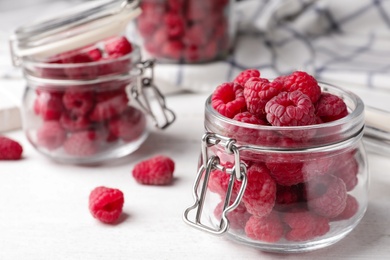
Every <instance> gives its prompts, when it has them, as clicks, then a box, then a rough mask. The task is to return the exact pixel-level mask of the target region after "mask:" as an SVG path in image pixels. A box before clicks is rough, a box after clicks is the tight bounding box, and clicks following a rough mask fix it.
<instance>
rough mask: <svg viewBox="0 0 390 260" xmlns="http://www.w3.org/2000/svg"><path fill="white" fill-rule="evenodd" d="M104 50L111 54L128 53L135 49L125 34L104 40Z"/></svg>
mask: <svg viewBox="0 0 390 260" xmlns="http://www.w3.org/2000/svg"><path fill="white" fill-rule="evenodd" d="M104 50H105V51H106V53H108V54H109V55H113V54H118V55H120V56H123V55H126V54H128V53H130V52H132V51H133V46H132V44H131V43H130V42H129V41H128V40H127V39H126V37H124V36H120V37H111V38H109V39H107V40H106V41H105V42H104Z"/></svg>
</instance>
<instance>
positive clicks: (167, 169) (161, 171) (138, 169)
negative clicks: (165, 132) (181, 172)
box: [132, 155, 175, 185]
mask: <svg viewBox="0 0 390 260" xmlns="http://www.w3.org/2000/svg"><path fill="white" fill-rule="evenodd" d="M174 170H175V162H174V161H173V160H172V159H171V158H170V157H168V156H164V155H157V156H154V157H151V158H149V159H146V160H143V161H140V162H138V163H137V164H136V165H135V166H134V168H133V170H132V175H133V177H134V179H135V180H136V181H137V182H138V183H140V184H145V185H168V184H170V183H172V181H173V172H174Z"/></svg>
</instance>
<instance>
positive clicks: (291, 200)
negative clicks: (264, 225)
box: [275, 185, 302, 211]
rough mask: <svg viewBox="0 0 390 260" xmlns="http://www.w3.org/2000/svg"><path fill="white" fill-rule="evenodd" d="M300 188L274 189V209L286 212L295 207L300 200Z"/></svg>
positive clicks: (280, 187) (299, 186) (298, 186)
mask: <svg viewBox="0 0 390 260" xmlns="http://www.w3.org/2000/svg"><path fill="white" fill-rule="evenodd" d="M301 193H302V187H301V185H292V186H282V185H277V187H276V199H275V209H278V210H282V211H284V210H286V209H288V208H290V207H292V206H296V205H297V204H296V203H298V202H299V201H300V199H301Z"/></svg>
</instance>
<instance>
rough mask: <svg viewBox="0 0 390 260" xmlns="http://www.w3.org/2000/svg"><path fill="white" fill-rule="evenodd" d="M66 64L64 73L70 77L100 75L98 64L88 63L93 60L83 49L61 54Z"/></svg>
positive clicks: (89, 77) (81, 77)
mask: <svg viewBox="0 0 390 260" xmlns="http://www.w3.org/2000/svg"><path fill="white" fill-rule="evenodd" d="M60 56H61V57H62V63H65V65H64V73H65V75H66V76H67V77H68V78H70V79H92V78H95V77H96V76H97V75H98V68H97V67H96V66H91V65H87V64H85V63H90V62H92V61H93V60H92V59H91V57H90V56H89V55H88V53H83V52H81V50H76V51H70V52H67V53H63V54H61V55H60Z"/></svg>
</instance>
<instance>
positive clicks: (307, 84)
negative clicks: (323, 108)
mask: <svg viewBox="0 0 390 260" xmlns="http://www.w3.org/2000/svg"><path fill="white" fill-rule="evenodd" d="M275 81H280V82H283V86H284V89H285V91H287V92H293V91H295V90H299V91H301V92H302V93H303V94H305V95H307V96H308V97H309V98H310V100H311V102H312V103H313V104H314V103H316V102H317V101H318V99H319V98H320V95H321V88H320V86H319V85H318V82H317V80H316V79H315V78H314V77H313V76H311V75H309V74H308V73H306V72H304V71H295V72H293V73H292V74H290V75H287V76H281V77H278V78H276V79H275Z"/></svg>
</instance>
